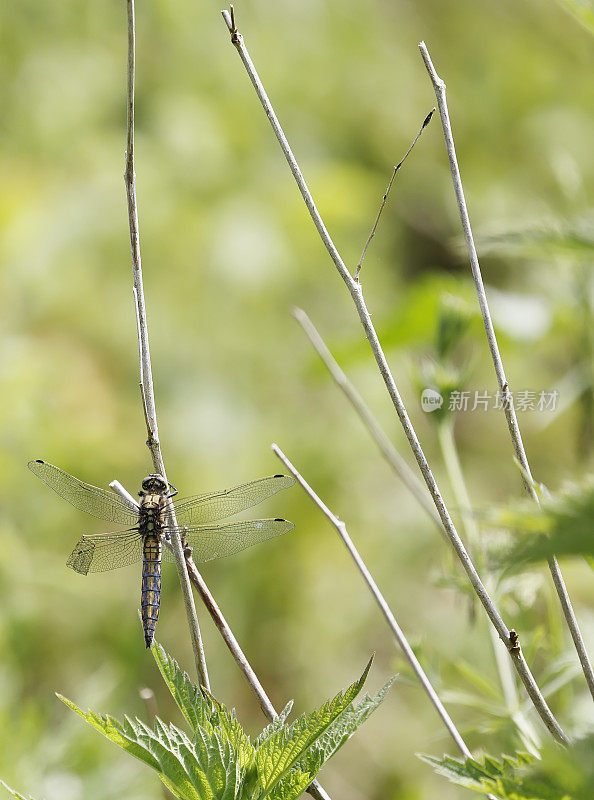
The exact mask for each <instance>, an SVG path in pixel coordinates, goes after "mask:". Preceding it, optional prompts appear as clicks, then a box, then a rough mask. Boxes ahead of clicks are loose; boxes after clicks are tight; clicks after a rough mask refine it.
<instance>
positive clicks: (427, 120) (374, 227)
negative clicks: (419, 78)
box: [354, 108, 435, 281]
mask: <svg viewBox="0 0 594 800" xmlns="http://www.w3.org/2000/svg"><path fill="white" fill-rule="evenodd" d="M434 111H435V109H434V108H433V109H431V111H430V112H429V113H428V114H427V116H426V117H425V119H424V120H423V124H422V125H421V127H420V128H419V132H418V133H417V135H416V136H415V138H414V139H413V141H412V144H411V146H410V147H409V148H408V150H407V151H406V153H405V154H404V156H403V157H402V158H401V159H400V161H399V162H398V163H397V164H396V166H395V167H394V169H393V170H392V176H391V177H390V180H389V182H388V186H387V188H386V191H385V192H384V194H383V197H382V200H381V203H380V207H379V210H378V212H377V216H376V218H375V222H374V223H373V225H372V227H371V231H370V233H369V236H368V237H367V241H366V242H365V245H364V247H363V252H362V253H361V257H360V259H359V261H358V263H357V268H356V269H355V275H354V278H355V280H356V281H358V280H359V275H360V273H361V267H362V266H363V259H364V258H365V253H366V252H367V248H368V247H369V245H370V243H371V240H372V239H373V237H374V236H375V232H376V231H377V226H378V225H379V221H380V217H381V216H382V211H383V210H384V207H385V205H386V202H387V200H388V195H389V194H390V190H391V188H392V184H393V183H394V178H395V177H396V173H397V172H398V170H399V169H400V168H401V167H402V165H403V164H404V162H405V161H406V159H407V158H408V156H409V155H410V153H411V151H412V149H413V147H414V146H415V145H416V143H417V142H418V141H419V139H420V138H421V134H422V133H423V131H424V130H425V128H426V127H427V125H429V123H430V122H431V117H432V116H433V112H434Z"/></svg>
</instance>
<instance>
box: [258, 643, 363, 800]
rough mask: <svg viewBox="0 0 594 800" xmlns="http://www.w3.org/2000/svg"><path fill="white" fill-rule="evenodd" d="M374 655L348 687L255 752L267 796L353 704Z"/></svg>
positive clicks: (268, 740)
mask: <svg viewBox="0 0 594 800" xmlns="http://www.w3.org/2000/svg"><path fill="white" fill-rule="evenodd" d="M372 661H373V656H372V657H371V658H370V659H369V663H368V664H367V666H366V667H365V670H364V672H363V675H362V676H361V677H360V678H359V680H358V681H355V683H353V684H351V685H350V686H349V687H348V689H346V690H344V691H343V692H339V693H338V694H337V695H336V697H335V698H334V699H333V700H329V701H328V702H326V703H324V705H323V706H321V708H319V709H317V710H316V711H313V712H312V713H310V714H304V715H302V716H301V717H299V718H298V719H297V720H295V722H293V724H292V725H290V726H289V727H287V728H281V729H280V730H279V731H277V732H275V733H273V735H272V736H270V737H269V738H268V739H267V740H266V741H265V742H264V744H262V745H261V747H260V748H259V749H258V750H257V752H256V762H255V763H256V769H257V771H258V778H259V780H260V784H261V786H262V789H263V794H262V795H261V797H266V796H268V795H269V794H270V792H271V791H272V790H273V789H274V788H275V787H276V786H277V784H278V783H279V782H280V781H281V780H282V779H283V778H284V777H285V776H286V775H288V774H289V772H290V770H291V768H292V767H293V766H294V765H295V764H296V763H297V762H298V761H299V760H300V759H301V758H302V757H303V756H304V755H305V753H306V752H307V750H308V749H309V748H310V747H311V746H312V745H313V744H314V743H315V742H316V741H317V740H318V739H319V738H320V737H321V736H322V735H323V734H324V733H325V732H326V731H327V730H328V728H329V727H330V726H331V725H332V723H333V722H334V721H335V720H336V719H337V718H338V717H339V716H340V715H341V714H342V713H343V712H344V711H345V710H346V709H347V708H348V707H349V706H350V705H351V703H352V702H353V700H354V699H355V697H356V696H357V695H358V694H359V692H360V691H361V689H362V687H363V684H364V683H365V679H366V678H367V675H368V673H369V670H370V668H371V662H372Z"/></svg>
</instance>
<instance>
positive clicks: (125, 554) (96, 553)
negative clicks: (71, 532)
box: [66, 528, 142, 575]
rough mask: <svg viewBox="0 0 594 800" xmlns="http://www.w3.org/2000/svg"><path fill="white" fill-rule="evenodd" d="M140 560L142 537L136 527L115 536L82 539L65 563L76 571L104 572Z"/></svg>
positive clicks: (89, 536)
mask: <svg viewBox="0 0 594 800" xmlns="http://www.w3.org/2000/svg"><path fill="white" fill-rule="evenodd" d="M137 561H142V536H141V534H140V533H139V531H138V529H137V528H132V529H131V530H128V531H119V532H118V533H98V534H90V535H85V536H81V537H80V539H79V540H78V542H77V543H76V547H75V548H74V550H73V551H72V553H70V557H69V558H68V561H67V562H66V566H67V567H72V569H73V570H74V571H75V572H80V573H81V575H87V574H88V573H89V572H105V571H106V570H108V569H118V567H127V566H128V564H135V563H136V562H137Z"/></svg>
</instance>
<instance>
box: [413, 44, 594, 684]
mask: <svg viewBox="0 0 594 800" xmlns="http://www.w3.org/2000/svg"><path fill="white" fill-rule="evenodd" d="M419 49H420V51H421V55H422V57H423V61H424V62H425V67H426V68H427V72H428V73H429V77H430V78H431V83H432V84H433V89H434V91H435V96H436V98H437V107H438V108H439V116H440V118H441V126H442V128H443V136H444V140H445V145H446V150H447V154H448V159H449V162H450V171H451V173H452V182H453V184H454V192H455V194H456V200H457V203H458V211H459V214H460V221H461V223H462V230H463V232H464V239H465V241H466V247H467V249H468V256H469V259H470V268H471V270H472V277H473V280H474V285H475V288H476V293H477V297H478V301H479V306H480V309H481V314H482V317H483V323H484V326H485V332H486V334H487V342H488V343H489V350H490V351H491V358H492V360H493V366H494V368H495V375H496V376H497V382H498V384H499V390H500V392H501V396H502V398H503V409H504V412H505V418H506V420H507V427H508V429H509V434H510V437H511V440H512V445H513V448H514V452H515V454H516V458H517V459H518V462H519V464H520V466H521V467H522V470H523V473H524V476H525V477H524V479H523V480H524V486H525V488H526V491H527V492H528V494H529V495H530V496H531V497H532V499H533V500H534V501H535V502H536V503H537V504H539V500H538V494H537V493H536V491H535V489H534V486H533V485H532V473H531V472H530V464H529V463H528V457H527V455H526V450H525V448H524V442H523V441H522V434H521V432H520V426H519V425H518V419H517V416H516V409H515V407H514V401H513V395H512V393H511V392H510V390H509V384H508V382H507V378H506V377H505V370H504V368H503V360H502V358H501V353H500V352H499V345H498V344H497V337H496V336H495V329H494V327H493V320H492V319H491V312H490V311H489V304H488V302H487V293H486V291H485V285H484V283H483V276H482V273H481V268H480V264H479V260H478V255H477V252H476V247H475V244H474V236H473V235H472V228H471V226H470V217H469V215H468V208H467V206H466V198H465V196H464V188H463V186H462V178H461V176H460V168H459V166H458V159H457V157H456V148H455V145H454V136H453V133H452V126H451V123H450V115H449V112H448V104H447V99H446V85H445V83H444V82H443V80H442V79H441V78H440V77H439V75H438V74H437V72H436V70H435V67H434V66H433V62H432V61H431V56H430V55H429V51H428V50H427V46H426V45H425V42H421V43H420V44H419ZM548 565H549V570H550V572H551V576H552V578H553V583H554V585H555V589H556V590H557V594H558V596H559V601H560V603H561V608H562V610H563V614H564V616H565V620H566V622H567V627H568V628H569V632H570V634H571V638H572V639H573V643H574V646H575V649H576V651H577V654H578V658H579V660H580V664H581V665H582V670H583V672H584V677H585V678H586V683H587V684H588V688H589V689H590V694H591V695H592V698H593V699H594V670H593V669H592V664H591V662H590V658H589V656H588V651H587V650H586V645H585V642H584V639H583V636H582V633H581V631H580V628H579V625H578V621H577V617H576V616H575V612H574V610H573V606H572V604H571V599H570V597H569V592H568V591H567V587H566V586H565V581H564V580H563V575H562V574H561V569H560V567H559V564H558V562H557V559H556V558H555V556H553V557H552V558H549V559H548Z"/></svg>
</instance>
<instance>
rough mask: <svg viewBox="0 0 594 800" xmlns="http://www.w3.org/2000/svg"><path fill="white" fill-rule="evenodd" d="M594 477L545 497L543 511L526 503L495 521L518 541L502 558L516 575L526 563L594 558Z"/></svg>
mask: <svg viewBox="0 0 594 800" xmlns="http://www.w3.org/2000/svg"><path fill="white" fill-rule="evenodd" d="M593 518H594V478H593V477H592V476H590V477H588V478H587V479H586V480H585V481H584V482H583V483H582V484H581V485H576V484H571V485H567V486H565V487H564V488H563V489H562V490H561V491H560V492H559V493H558V494H557V495H556V496H552V497H545V498H543V501H542V505H541V507H540V509H538V508H535V506H534V504H526V503H522V504H520V505H518V506H516V507H515V508H513V509H510V510H503V511H501V512H499V513H498V514H497V515H496V517H495V518H494V520H493V521H494V522H495V523H496V524H498V525H499V526H500V527H506V528H508V530H509V531H510V532H511V533H512V534H513V536H514V538H515V542H514V544H513V545H512V547H511V549H509V550H508V551H507V552H506V553H505V554H503V555H502V556H500V557H499V562H500V565H501V566H504V567H505V568H506V569H507V570H508V571H510V572H513V571H517V570H519V569H521V568H522V567H524V566H525V565H526V564H529V563H534V562H537V561H542V560H545V559H548V558H550V557H551V556H553V555H556V556H557V557H566V556H584V557H586V558H588V557H589V558H591V557H592V556H594V537H592V519H593Z"/></svg>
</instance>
